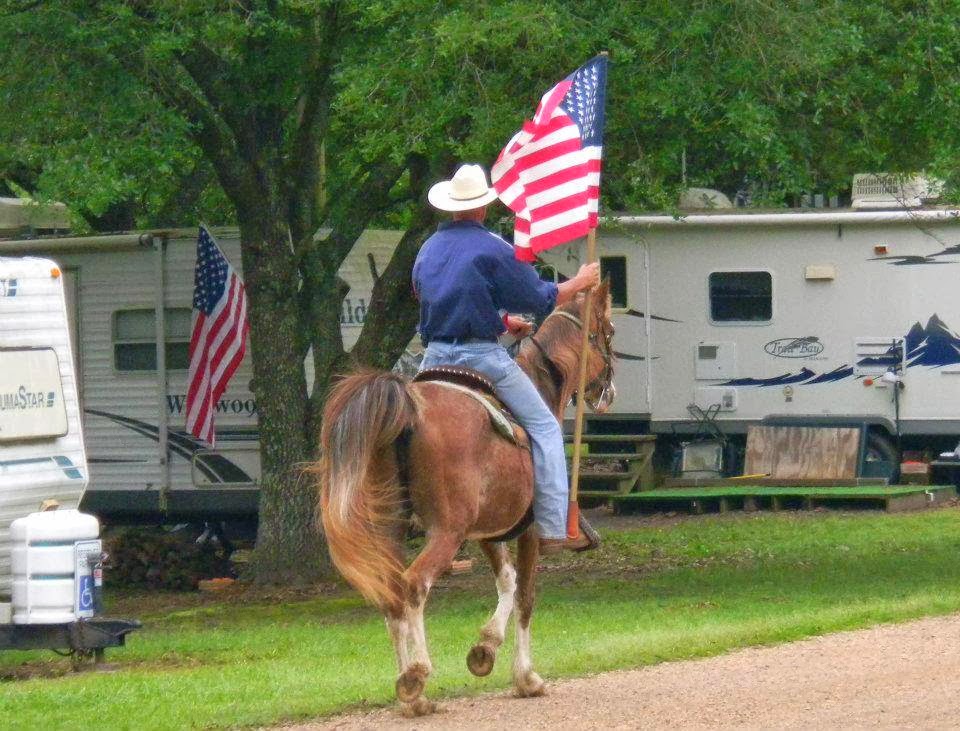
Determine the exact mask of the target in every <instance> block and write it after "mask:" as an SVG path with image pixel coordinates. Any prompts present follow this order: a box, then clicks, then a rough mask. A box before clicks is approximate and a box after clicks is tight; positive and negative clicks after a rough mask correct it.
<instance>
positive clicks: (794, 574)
mask: <svg viewBox="0 0 960 731" xmlns="http://www.w3.org/2000/svg"><path fill="white" fill-rule="evenodd" d="M618 524H619V525H621V526H629V525H630V524H629V522H628V521H619V522H618ZM605 538H606V541H605V545H604V547H603V548H602V549H601V551H599V552H597V553H595V554H594V555H593V556H591V557H589V558H587V557H573V556H569V557H563V558H561V559H559V560H557V559H553V560H551V561H550V562H548V563H547V564H546V566H547V568H546V570H545V571H543V572H542V573H541V574H540V578H541V580H540V586H541V592H540V594H539V598H538V609H537V612H536V614H535V615H534V657H535V663H536V667H537V669H538V670H539V671H540V673H541V674H542V675H544V677H546V678H547V679H548V680H549V679H550V678H557V677H563V676H573V675H583V674H588V673H593V672H599V671H602V670H609V669H614V668H624V667H636V666H640V665H645V664H650V663H655V662H659V661H663V660H670V659H680V658H691V657H701V656H706V655H712V654H716V653H719V652H723V651H725V650H728V649H731V648H735V647H741V646H745V645H753V644H762V643H774V642H782V641H786V640H791V639H795V638H799V637H804V636H809V635H813V634H819V633H823V632H828V631H834V630H840V629H848V628H855V627H862V626H866V625H870V624H874V623H877V622H889V621H898V620H904V619H909V618H913V617H918V616H922V615H928V614H940V613H947V612H952V611H956V610H958V609H960V510H957V509H953V508H950V509H944V510H938V511H931V512H927V513H921V514H906V515H876V514H823V513H815V514H814V513H806V514H803V513H788V514H760V515H749V516H747V515H743V514H733V515H728V516H719V517H708V518H702V519H698V520H684V521H680V522H677V523H675V524H668V523H667V522H665V521H662V520H660V521H646V522H644V523H642V524H641V525H640V527H636V528H628V529H622V530H619V529H618V530H613V529H611V530H607V531H605ZM494 600H495V596H494V592H493V587H492V581H491V580H490V579H489V578H488V577H487V576H486V575H485V573H484V571H483V569H482V568H481V567H478V568H477V569H476V570H475V572H474V574H473V575H468V576H464V577H454V578H450V579H445V580H443V581H442V582H441V583H440V585H439V586H438V587H437V588H436V589H435V590H434V593H433V595H432V597H431V604H430V607H429V611H428V632H429V637H430V642H431V649H432V652H433V659H434V665H435V668H436V671H435V674H434V676H433V678H431V681H430V686H429V692H430V694H431V695H432V696H433V697H442V696H450V695H462V694H469V693H477V692H482V691H486V690H492V689H496V688H503V687H506V686H507V685H508V684H509V673H508V671H509V665H510V663H509V652H510V647H509V645H510V644H511V643H509V641H508V646H507V647H505V648H504V649H503V650H502V651H501V657H500V658H499V661H498V666H497V668H496V669H495V670H494V673H493V675H491V676H490V677H488V678H485V679H477V678H473V677H472V676H470V675H469V673H468V672H467V670H466V668H465V665H464V657H465V655H466V652H467V650H468V649H469V647H470V646H471V644H472V643H473V642H474V640H475V638H476V634H477V630H478V629H479V627H480V625H481V624H482V623H483V622H484V621H485V620H486V618H487V617H488V615H489V613H490V611H492V609H493V605H494V603H495V601H494ZM133 611H135V612H137V616H138V618H139V619H141V620H142V621H143V623H144V629H143V630H141V631H139V632H137V633H135V634H133V635H132V636H131V637H130V639H129V646H128V647H126V648H124V649H120V650H113V651H108V660H110V661H112V662H115V663H117V665H118V670H117V671H116V672H112V673H83V674H77V675H73V674H65V675H62V676H60V677H34V678H29V679H19V680H9V681H7V682H4V683H2V684H0V718H3V719H4V720H3V724H4V727H5V728H24V729H34V728H45V729H53V728H85V727H91V728H93V727H96V728H117V729H128V728H129V729H176V728H190V727H196V728H206V727H235V726H256V725H266V724H273V723H279V722H283V721H292V720H297V719H305V718H311V717H316V716H321V715H324V714H330V713H334V712H336V711H339V710H342V709H345V708H351V707H362V706H370V705H381V704H384V703H389V702H391V701H392V695H393V680H394V665H393V653H392V649H391V647H390V645H389V642H388V639H387V635H386V632H385V630H384V627H383V622H382V620H381V619H380V618H379V616H377V615H376V614H375V613H374V612H372V611H371V610H369V609H368V608H366V607H364V606H363V605H362V603H361V602H360V601H359V600H357V599H356V598H355V597H354V596H353V595H352V594H350V593H348V592H332V593H330V592H328V593H327V594H323V595H317V596H312V597H297V596H296V595H287V596H286V597H284V596H283V595H280V596H278V597H270V596H265V595H263V594H260V595H250V596H246V597H233V598H230V599H216V598H213V599H211V598H208V597H200V596H197V595H187V596H183V597H169V596H160V597H127V598H124V599H123V600H121V601H116V602H115V606H114V612H113V613H114V614H115V615H118V616H120V615H122V614H123V613H124V612H133ZM51 657H52V656H51V655H49V654H41V653H6V654H4V655H2V656H0V673H7V674H11V673H13V672H14V671H15V668H17V666H22V665H23V664H24V663H26V664H27V667H28V668H29V669H30V670H31V671H36V672H37V673H45V672H50V671H51V670H58V669H59V668H62V667H63V666H64V661H62V660H59V659H50V658H51Z"/></svg>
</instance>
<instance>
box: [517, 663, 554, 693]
mask: <svg viewBox="0 0 960 731" xmlns="http://www.w3.org/2000/svg"><path fill="white" fill-rule="evenodd" d="M513 684H514V687H515V688H516V690H517V696H518V697H519V698H538V697H539V696H542V695H543V694H544V693H546V692H547V685H546V683H544V682H543V678H541V677H540V676H539V675H537V674H536V673H535V672H533V670H528V671H527V672H526V673H524V674H523V675H518V676H514V678H513Z"/></svg>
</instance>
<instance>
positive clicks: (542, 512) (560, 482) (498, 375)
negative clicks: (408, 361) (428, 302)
mask: <svg viewBox="0 0 960 731" xmlns="http://www.w3.org/2000/svg"><path fill="white" fill-rule="evenodd" d="M439 365H459V366H464V367H466V368H473V369H474V370H477V371H480V372H481V373H483V374H484V375H485V376H487V377H488V378H489V379H490V380H491V381H493V384H494V386H495V388H496V391H497V396H499V397H500V400H501V401H503V403H504V404H506V406H507V408H508V409H510V411H511V412H513V415H514V417H515V418H516V420H517V421H518V422H520V425H521V426H522V427H523V428H524V429H526V430H527V434H529V435H530V441H531V442H532V443H533V481H534V487H533V514H534V519H535V521H536V524H537V529H538V530H539V532H540V537H541V538H564V537H565V536H566V535H567V502H568V500H569V491H568V489H567V460H566V457H565V456H564V454H563V432H562V431H561V429H560V423H559V422H558V421H557V417H555V416H554V415H553V413H552V412H551V411H550V408H549V407H548V406H547V404H546V403H545V402H544V400H543V397H542V396H540V392H539V391H537V389H536V387H535V386H534V385H533V382H532V381H531V380H530V378H529V377H528V376H527V374H526V373H524V372H523V371H522V370H520V366H518V365H517V364H516V363H515V362H514V360H513V358H511V357H510V356H509V355H508V354H507V351H506V350H504V348H503V346H501V345H500V344H499V343H462V344H453V343H436V342H435V343H430V345H429V346H427V351H426V353H425V354H424V356H423V362H422V363H421V364H420V370H423V369H424V368H433V367H434V366H439Z"/></svg>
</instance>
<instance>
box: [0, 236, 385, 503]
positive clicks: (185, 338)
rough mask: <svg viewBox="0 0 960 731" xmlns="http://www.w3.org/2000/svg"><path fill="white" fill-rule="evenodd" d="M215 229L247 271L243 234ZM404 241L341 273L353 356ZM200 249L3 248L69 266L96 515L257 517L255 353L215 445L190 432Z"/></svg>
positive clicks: (376, 248)
mask: <svg viewBox="0 0 960 731" xmlns="http://www.w3.org/2000/svg"><path fill="white" fill-rule="evenodd" d="M211 232H212V233H213V235H214V236H215V238H216V239H217V241H218V243H219V244H220V246H221V248H222V249H223V251H224V253H225V254H226V256H227V258H228V259H229V260H230V262H231V263H232V264H233V266H234V267H235V268H236V269H237V270H238V271H242V267H241V261H240V244H239V233H238V230H237V229H236V228H213V229H212V230H211ZM400 235H401V232H396V231H375V230H371V231H367V232H366V233H364V235H363V236H362V237H361V239H360V241H359V242H358V245H357V246H355V247H354V251H353V252H351V255H350V256H349V257H348V258H347V260H346V261H345V262H344V264H343V266H342V267H341V269H340V275H341V277H343V278H344V279H345V280H346V281H347V282H348V283H349V284H350V285H351V289H350V292H349V293H348V294H347V296H346V298H345V300H344V303H343V314H342V316H341V323H342V329H343V336H344V344H345V346H346V347H347V348H350V347H352V345H353V344H354V342H355V341H356V338H357V337H358V335H359V331H360V328H361V326H362V323H363V319H364V316H365V314H366V307H367V302H369V297H370V292H371V291H372V288H373V273H372V272H371V267H372V266H375V267H376V268H377V269H378V270H379V271H383V269H384V268H385V267H386V265H387V263H388V261H389V257H390V256H391V255H392V253H393V250H394V249H395V248H396V245H397V242H398V241H399V239H400ZM196 241H197V229H172V230H163V231H153V232H147V233H132V234H117V235H104V236H84V237H71V238H39V239H29V240H11V241H0V255H3V254H5V253H6V254H24V253H29V254H44V255H51V256H56V258H57V260H58V261H59V263H60V266H61V268H62V272H63V276H62V278H61V279H62V281H63V283H64V285H65V290H66V299H67V303H68V310H69V318H70V328H71V331H72V334H73V338H74V340H75V342H76V343H77V344H78V346H77V348H76V352H75V363H76V372H77V373H78V374H79V378H78V380H77V385H78V388H79V396H80V404H81V407H82V413H83V426H84V430H85V433H86V439H87V452H88V455H89V468H90V486H89V489H88V490H87V492H86V495H85V497H84V501H83V509H84V510H86V511H87V512H92V513H96V514H97V515H100V516H107V517H109V518H114V519H118V520H120V519H122V520H126V521H134V520H156V519H159V518H168V519H175V520H181V519H184V520H196V519H204V518H208V517H209V518H233V519H237V520H240V519H249V518H253V517H255V516H256V512H257V505H258V488H257V483H258V480H259V476H260V459H259V433H258V427H257V404H256V399H255V398H254V396H253V393H252V392H251V390H250V385H249V384H250V379H251V376H252V367H251V363H250V355H249V351H248V354H247V356H246V357H245V358H244V360H243V362H242V364H241V365H240V368H239V369H238V370H237V372H236V374H235V375H234V377H233V379H232V380H231V382H230V385H229V387H228V388H227V391H226V393H225V394H224V396H223V398H222V399H221V400H220V402H219V404H217V407H216V430H217V445H216V449H208V448H207V447H206V446H205V445H204V444H202V443H200V442H198V441H197V440H196V439H194V438H193V437H192V436H190V435H189V434H187V433H186V432H185V431H184V419H185V412H184V405H185V399H186V377H187V370H186V368H187V350H188V344H189V340H190V325H191V301H192V294H193V279H194V275H193V270H194V265H195V260H196ZM371 259H372V261H371ZM0 302H3V300H2V299H0ZM164 344H165V345H164ZM308 373H309V369H308ZM71 374H72V371H71Z"/></svg>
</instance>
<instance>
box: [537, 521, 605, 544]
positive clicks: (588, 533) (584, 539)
mask: <svg viewBox="0 0 960 731" xmlns="http://www.w3.org/2000/svg"><path fill="white" fill-rule="evenodd" d="M579 527H580V533H579V535H577V537H576V538H541V539H540V553H559V552H560V551H564V550H567V551H577V552H578V553H579V552H581V551H589V550H591V549H594V548H596V547H597V546H599V545H600V534H599V533H597V532H596V531H595V530H594V529H593V526H592V525H590V523H589V522H587V519H586V518H585V517H583V513H580V523H579Z"/></svg>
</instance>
